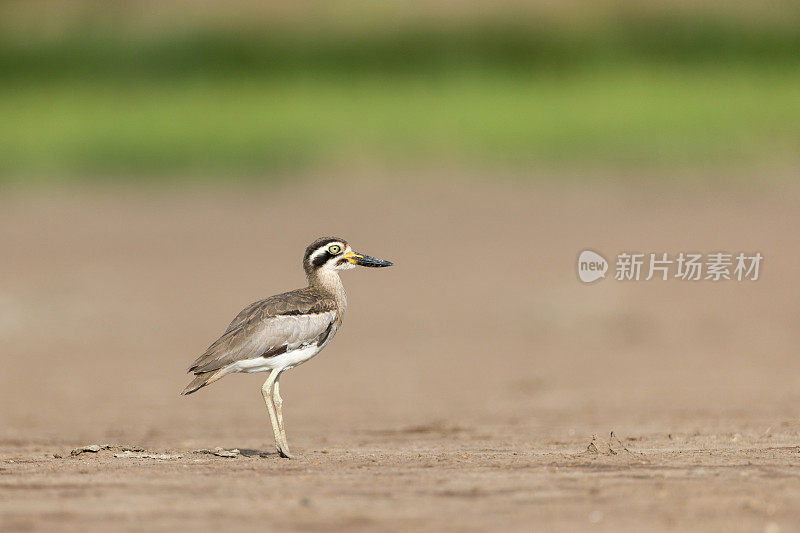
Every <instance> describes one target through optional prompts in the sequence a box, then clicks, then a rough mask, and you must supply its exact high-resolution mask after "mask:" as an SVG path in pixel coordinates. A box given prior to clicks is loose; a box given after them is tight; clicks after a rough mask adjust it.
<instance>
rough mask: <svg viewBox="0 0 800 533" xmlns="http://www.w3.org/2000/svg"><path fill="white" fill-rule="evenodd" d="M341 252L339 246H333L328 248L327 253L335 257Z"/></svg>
mask: <svg viewBox="0 0 800 533" xmlns="http://www.w3.org/2000/svg"><path fill="white" fill-rule="evenodd" d="M341 251H342V247H341V246H339V245H338V244H334V245H332V246H329V247H328V252H330V253H332V254H333V255H336V254H338V253H339V252H341Z"/></svg>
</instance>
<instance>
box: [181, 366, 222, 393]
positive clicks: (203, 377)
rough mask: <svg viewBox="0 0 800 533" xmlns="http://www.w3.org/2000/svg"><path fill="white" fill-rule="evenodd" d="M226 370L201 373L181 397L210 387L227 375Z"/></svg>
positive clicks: (184, 390)
mask: <svg viewBox="0 0 800 533" xmlns="http://www.w3.org/2000/svg"><path fill="white" fill-rule="evenodd" d="M223 370H225V369H224V368H220V369H219V370H213V371H211V372H200V373H199V374H197V375H195V377H194V379H193V380H192V381H190V382H189V384H188V385H186V387H185V388H184V389H183V391H182V392H181V395H184V396H185V395H187V394H191V393H193V392H195V391H197V390H199V389H202V388H203V387H205V386H206V385H210V384H211V383H214V382H215V381H217V380H218V379H219V378H221V377H222V376H224V375H225V374H227V372H223Z"/></svg>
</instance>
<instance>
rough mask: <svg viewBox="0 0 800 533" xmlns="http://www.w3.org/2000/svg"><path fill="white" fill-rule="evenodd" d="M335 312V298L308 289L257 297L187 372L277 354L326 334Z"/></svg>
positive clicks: (196, 372)
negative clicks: (256, 300)
mask: <svg viewBox="0 0 800 533" xmlns="http://www.w3.org/2000/svg"><path fill="white" fill-rule="evenodd" d="M336 316H337V310H336V304H335V302H334V301H333V300H332V299H328V298H324V297H321V296H320V295H319V294H318V293H316V292H315V291H313V290H312V289H300V290H297V291H291V292H287V293H283V294H278V295H276V296H271V297H269V298H267V299H265V300H260V301H258V302H255V303H253V304H251V305H249V306H247V307H246V308H245V309H243V310H242V311H241V312H240V313H239V314H238V315H236V318H234V319H233V321H232V322H231V324H230V325H229V326H228V329H227V330H226V331H225V333H224V334H223V335H222V337H220V338H219V339H217V340H216V341H215V342H214V344H212V345H211V346H209V348H208V349H207V350H206V351H205V353H204V354H203V355H201V356H200V357H198V358H197V360H196V361H195V362H194V363H193V364H192V366H191V367H190V368H189V372H194V373H195V374H198V373H201V372H211V371H214V370H218V369H220V368H223V367H225V366H227V365H229V364H231V363H235V362H236V361H242V360H245V359H253V358H256V357H270V356H273V355H279V354H281V353H284V352H286V351H291V350H293V349H295V348H298V347H300V346H303V345H305V344H311V343H312V342H315V341H316V340H317V339H318V338H321V336H323V335H326V334H327V333H326V332H327V331H328V328H329V326H330V325H331V323H332V322H334V321H335V320H336Z"/></svg>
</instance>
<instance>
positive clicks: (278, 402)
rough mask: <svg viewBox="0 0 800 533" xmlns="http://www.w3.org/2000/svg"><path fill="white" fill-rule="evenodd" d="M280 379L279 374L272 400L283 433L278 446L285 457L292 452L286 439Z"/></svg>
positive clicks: (279, 427) (290, 455) (289, 456)
mask: <svg viewBox="0 0 800 533" xmlns="http://www.w3.org/2000/svg"><path fill="white" fill-rule="evenodd" d="M280 379H281V377H280V375H278V377H277V378H275V385H274V386H273V388H272V400H273V403H274V404H275V411H276V413H277V415H278V429H279V430H280V434H281V443H280V445H279V446H278V451H279V452H280V453H281V455H282V456H283V457H288V458H291V457H292V453H291V452H290V451H289V441H288V440H286V426H284V425H283V409H282V408H283V398H281V392H280Z"/></svg>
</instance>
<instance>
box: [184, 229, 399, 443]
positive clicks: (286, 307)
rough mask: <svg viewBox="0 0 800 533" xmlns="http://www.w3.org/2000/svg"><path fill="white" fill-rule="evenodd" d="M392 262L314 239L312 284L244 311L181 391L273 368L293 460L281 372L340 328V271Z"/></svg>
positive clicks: (280, 432)
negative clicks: (282, 394) (283, 409)
mask: <svg viewBox="0 0 800 533" xmlns="http://www.w3.org/2000/svg"><path fill="white" fill-rule="evenodd" d="M392 265H393V263H392V262H391V261H386V260H384V259H378V258H376V257H371V256H369V255H366V254H362V253H356V252H354V251H353V250H352V248H351V247H350V245H349V244H348V243H347V241H346V240H344V239H342V238H339V237H321V238H319V239H317V240H315V241H314V242H312V243H311V244H309V245H308V247H306V250H305V253H304V254H303V270H304V271H305V274H306V280H307V282H308V285H307V286H306V287H304V288H302V289H296V290H293V291H289V292H284V293H281V294H276V295H274V296H270V297H268V298H264V299H262V300H258V301H256V302H254V303H252V304H250V305H248V306H247V307H245V308H244V309H242V311H241V312H240V313H239V314H238V315H236V317H235V318H234V319H233V321H232V322H231V323H230V325H229V326H228V329H226V330H225V332H224V333H223V334H222V336H221V337H219V338H218V339H217V340H216V341H214V343H213V344H212V345H211V346H209V347H208V349H207V350H206V351H205V352H204V353H203V354H202V355H201V356H200V357H198V358H197V359H196V360H195V361H194V363H192V366H191V367H189V370H188V373H190V374H194V378H193V379H192V381H191V382H190V383H189V384H188V385H186V388H184V389H183V391H182V392H181V394H182V395H187V394H192V393H194V392H197V391H198V390H200V389H201V388H203V387H205V386H206V385H210V384H211V383H214V382H215V381H217V380H218V379H220V378H222V377H224V376H226V375H228V374H232V373H238V372H243V373H253V372H269V374H268V376H267V380H266V381H265V382H264V385H263V386H262V387H261V394H262V396H263V397H264V403H265V404H266V405H267V411H268V412H269V418H270V422H271V424H272V431H273V434H274V437H275V447H276V448H277V450H278V454H279V455H280V456H281V457H284V458H292V457H293V456H292V454H291V452H290V450H289V443H288V442H287V439H286V429H285V427H284V424H283V411H282V407H283V399H282V398H281V395H280V387H279V380H280V377H281V374H282V373H283V372H284V371H286V370H289V369H292V368H294V367H296V366H299V365H301V364H303V363H305V362H306V361H308V360H309V359H311V358H312V357H314V356H315V355H317V354H318V353H319V352H321V351H322V350H323V349H324V348H325V347H326V346H327V345H328V344H330V342H331V340H332V339H333V337H334V335H336V332H337V331H339V327H340V326H341V325H342V319H343V318H344V313H345V310H346V309H347V296H346V294H345V290H344V286H343V285H342V280H341V278H340V277H339V272H340V271H342V270H350V269H352V268H355V267H356V266H364V267H389V266H392Z"/></svg>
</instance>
